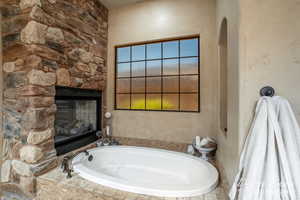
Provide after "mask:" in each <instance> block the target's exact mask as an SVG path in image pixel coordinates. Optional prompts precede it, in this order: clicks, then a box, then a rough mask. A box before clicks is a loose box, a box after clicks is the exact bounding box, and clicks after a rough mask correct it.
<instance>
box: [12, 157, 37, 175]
mask: <svg viewBox="0 0 300 200" xmlns="http://www.w3.org/2000/svg"><path fill="white" fill-rule="evenodd" d="M12 168H13V170H14V171H15V172H16V173H17V174H19V175H21V176H33V173H32V171H31V166H30V164H27V163H25V162H22V161H19V160H13V161H12Z"/></svg>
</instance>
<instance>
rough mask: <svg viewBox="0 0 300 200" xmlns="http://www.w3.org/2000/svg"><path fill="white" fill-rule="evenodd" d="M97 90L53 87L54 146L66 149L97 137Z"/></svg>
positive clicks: (79, 145)
mask: <svg viewBox="0 0 300 200" xmlns="http://www.w3.org/2000/svg"><path fill="white" fill-rule="evenodd" d="M101 103H102V101H101V92H100V91H97V90H88V89H77V88H69V87H56V96H55V104H56V109H57V110H56V115H55V122H54V128H55V136H54V142H55V149H56V152H57V155H62V154H65V153H68V152H70V151H72V150H75V149H78V148H80V147H82V146H85V145H87V144H90V143H91V142H94V141H95V140H97V135H98V134H100V133H101V110H102V106H101Z"/></svg>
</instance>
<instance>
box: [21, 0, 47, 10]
mask: <svg viewBox="0 0 300 200" xmlns="http://www.w3.org/2000/svg"><path fill="white" fill-rule="evenodd" d="M35 5H38V6H42V3H41V1H40V0H21V1H20V8H21V9H26V8H31V7H33V6H35Z"/></svg>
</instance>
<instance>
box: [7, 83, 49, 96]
mask: <svg viewBox="0 0 300 200" xmlns="http://www.w3.org/2000/svg"><path fill="white" fill-rule="evenodd" d="M7 93H13V92H10V91H7ZM19 93H20V95H21V96H55V87H41V86H36V85H27V86H25V87H22V88H21V89H20V91H19ZM7 95H9V94H7Z"/></svg>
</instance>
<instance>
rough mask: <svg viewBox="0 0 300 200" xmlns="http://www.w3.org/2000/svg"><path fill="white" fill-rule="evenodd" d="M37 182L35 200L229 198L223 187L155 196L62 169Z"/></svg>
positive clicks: (191, 199) (196, 199)
mask: <svg viewBox="0 0 300 200" xmlns="http://www.w3.org/2000/svg"><path fill="white" fill-rule="evenodd" d="M37 184H38V195H37V197H36V198H35V200H227V198H226V195H225V193H224V190H223V189H222V187H218V188H216V189H215V190H214V191H213V192H211V193H208V194H206V195H202V196H198V197H189V198H169V197H154V196H148V195H140V194H135V193H130V192H124V191H120V190H115V189H112V188H108V187H104V186H102V185H99V184H95V183H93V182H90V181H88V180H85V179H83V178H81V177H80V176H78V175H74V176H73V177H72V178H71V179H66V174H63V173H62V172H61V171H60V169H55V170H53V171H51V172H49V173H47V174H45V175H43V176H41V177H39V178H38V181H37Z"/></svg>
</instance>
